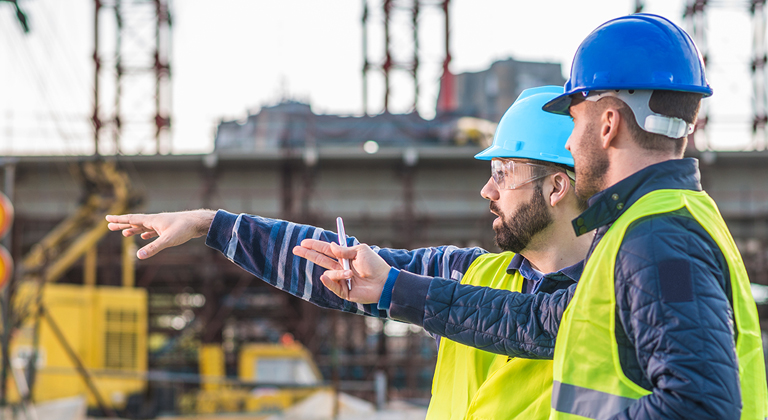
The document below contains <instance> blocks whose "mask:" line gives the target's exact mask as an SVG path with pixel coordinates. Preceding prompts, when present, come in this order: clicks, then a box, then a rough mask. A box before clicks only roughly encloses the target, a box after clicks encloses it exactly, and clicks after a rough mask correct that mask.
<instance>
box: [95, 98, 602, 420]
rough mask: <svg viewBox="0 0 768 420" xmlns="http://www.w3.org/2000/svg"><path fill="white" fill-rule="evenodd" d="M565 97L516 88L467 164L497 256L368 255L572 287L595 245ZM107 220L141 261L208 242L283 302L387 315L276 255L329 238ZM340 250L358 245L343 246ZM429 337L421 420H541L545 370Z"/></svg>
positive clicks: (235, 218) (174, 216)
mask: <svg viewBox="0 0 768 420" xmlns="http://www.w3.org/2000/svg"><path fill="white" fill-rule="evenodd" d="M562 94H563V88H562V87H559V86H544V87H539V88H533V89H528V90H526V91H524V92H523V93H522V94H521V95H520V97H519V98H518V99H517V100H516V101H515V103H514V104H512V106H511V107H510V108H509V110H507V112H506V113H505V114H504V116H503V117H502V119H501V121H500V123H499V126H498V128H497V130H496V134H495V136H494V141H493V144H492V145H491V147H489V148H488V149H486V150H484V151H482V152H481V153H479V154H478V155H476V156H475V157H476V158H477V159H481V160H490V161H491V174H492V176H491V177H490V178H489V180H488V182H487V183H486V184H485V186H483V188H482V190H481V195H482V196H483V198H485V199H487V200H489V201H490V210H491V212H493V213H494V214H496V215H497V216H498V218H496V219H495V220H494V221H493V229H494V231H495V233H496V243H497V245H498V246H499V248H501V249H502V250H504V251H505V252H502V253H500V254H494V253H489V252H487V251H485V250H483V249H480V248H463V249H460V248H457V247H455V246H440V247H434V248H422V249H415V250H410V251H409V250H399V249H398V250H395V249H386V248H378V247H373V250H374V252H376V253H377V254H378V255H379V256H380V257H382V258H383V260H384V261H386V262H387V263H388V264H389V265H391V266H392V267H395V268H398V269H401V270H405V271H408V272H411V273H415V274H421V275H424V276H441V277H445V278H450V279H452V280H454V281H456V282H460V283H462V284H469V285H475V286H484V287H490V288H495V289H503V290H510V291H516V292H523V293H537V292H542V293H552V292H555V291H557V290H564V289H566V288H568V287H569V286H571V285H573V284H575V283H576V282H577V280H578V279H579V277H580V275H581V271H582V269H583V261H582V260H583V258H584V256H585V255H586V252H587V249H588V247H589V244H590V242H591V239H590V238H589V237H587V236H581V237H577V236H576V234H575V233H574V231H573V229H572V227H571V220H572V219H574V218H575V217H576V216H578V215H579V214H580V213H581V212H582V211H583V210H584V209H585V208H586V204H585V203H584V202H583V201H581V200H579V199H578V198H577V196H576V194H575V192H574V184H573V177H574V172H573V158H572V157H571V154H570V153H569V152H568V151H567V150H566V149H565V143H566V141H567V140H568V137H569V136H570V134H571V131H572V129H573V123H572V122H571V121H570V120H569V119H567V118H562V117H558V116H556V115H552V114H549V113H546V112H544V111H543V110H542V106H543V105H544V104H545V103H547V102H548V101H550V100H552V99H554V98H556V97H557V96H559V95H562ZM107 221H109V222H110V223H109V229H111V230H113V231H114V230H122V231H123V235H125V236H132V235H136V234H140V235H141V237H142V238H144V239H150V238H152V237H158V238H157V239H156V240H155V241H153V242H151V243H149V244H148V245H146V246H144V247H143V248H141V249H140V250H139V251H138V257H139V258H140V259H145V258H149V257H151V256H153V255H155V254H157V253H158V252H159V251H160V250H162V249H164V248H167V247H170V246H175V245H179V244H182V243H184V242H186V241H188V240H189V239H191V238H193V237H199V236H203V235H206V234H207V239H206V244H207V245H208V246H210V247H212V248H215V249H218V250H219V251H221V252H222V253H224V254H225V255H226V256H227V258H229V259H230V260H232V261H233V262H234V263H235V264H238V265H239V266H240V267H242V268H243V269H245V270H247V271H249V272H250V273H252V274H254V275H255V276H257V277H259V278H261V279H262V280H264V281H266V282H268V283H270V284H271V285H273V286H275V287H278V288H280V289H282V290H284V291H286V292H288V293H291V294H294V295H295V296H298V297H300V298H302V299H304V300H307V301H309V302H311V303H314V304H316V305H318V306H321V307H325V308H331V309H337V310H342V311H346V312H352V313H357V314H364V315H368V316H374V317H382V318H384V317H389V311H388V310H382V309H379V308H380V307H381V304H379V307H377V306H375V305H371V304H355V303H353V302H351V301H349V300H346V299H343V298H340V297H338V296H336V295H335V294H333V293H331V292H330V291H329V290H328V289H326V288H325V287H324V286H323V284H322V282H321V281H320V276H321V275H323V273H324V272H325V269H324V268H322V266H323V264H321V263H320V264H317V265H315V264H308V263H307V261H305V260H304V259H301V258H286V256H285V254H286V253H285V252H281V249H282V250H284V249H286V247H287V249H288V250H290V249H292V248H294V246H296V245H298V244H299V243H300V242H301V241H302V240H304V239H315V240H319V242H318V243H319V244H324V245H328V242H337V241H338V239H337V236H336V234H335V233H333V232H329V231H325V230H323V229H320V228H316V227H312V226H303V225H296V224H294V223H290V222H286V221H282V220H273V219H266V218H262V217H257V216H249V215H245V214H240V215H236V214H232V213H228V212H226V211H223V210H219V211H218V212H214V211H211V210H196V211H191V212H179V213H161V214H154V215H130V214H129V215H123V216H107ZM297 232H298V234H297ZM347 244H348V245H350V246H354V245H357V244H359V242H358V241H357V240H356V239H355V238H349V239H348V240H347ZM302 249H303V248H301V247H296V248H294V250H295V251H296V250H298V251H299V252H301V250H302ZM269 250H274V251H273V252H272V251H269ZM326 265H327V263H326ZM299 285H301V287H299ZM365 289H366V286H365V285H364V284H363V283H357V282H356V281H355V280H354V279H353V280H352V282H351V290H347V286H345V290H344V292H345V293H346V292H348V293H350V297H351V298H352V299H354V295H355V294H360V293H365V292H366V290H365ZM436 339H437V340H438V346H439V350H438V361H437V366H436V368H435V375H434V379H433V383H432V399H431V401H430V405H429V410H428V415H427V418H429V419H464V418H499V419H512V418H520V419H545V418H547V417H548V416H549V412H550V399H551V390H552V361H550V360H528V359H521V358H508V357H507V356H500V355H497V354H493V353H489V352H486V351H483V350H480V349H476V348H473V347H469V346H466V345H463V344H459V343H457V342H455V341H452V340H449V339H445V338H443V339H440V337H439V336H437V337H436Z"/></svg>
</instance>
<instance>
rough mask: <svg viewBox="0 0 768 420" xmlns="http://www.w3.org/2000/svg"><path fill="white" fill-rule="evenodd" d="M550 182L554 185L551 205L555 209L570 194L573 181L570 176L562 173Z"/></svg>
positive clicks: (551, 193)
mask: <svg viewBox="0 0 768 420" xmlns="http://www.w3.org/2000/svg"><path fill="white" fill-rule="evenodd" d="M550 181H551V183H552V188H551V189H550V193H549V204H550V205H551V206H552V207H555V205H557V203H559V202H560V201H562V200H563V199H565V196H566V194H568V191H569V190H570V189H571V188H572V187H573V186H572V185H571V179H570V178H568V175H566V174H564V173H562V172H558V173H556V174H554V175H552V176H551V177H550Z"/></svg>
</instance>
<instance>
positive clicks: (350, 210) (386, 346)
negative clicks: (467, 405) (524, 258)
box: [0, 145, 768, 400]
mask: <svg viewBox="0 0 768 420" xmlns="http://www.w3.org/2000/svg"><path fill="white" fill-rule="evenodd" d="M479 150H480V148H479V147H476V146H465V147H458V146H421V147H419V146H415V145H411V146H408V147H381V148H380V149H379V151H378V152H377V153H375V154H369V153H366V152H364V151H363V150H362V149H361V148H359V147H343V146H333V145H326V146H324V147H318V148H317V149H315V151H314V152H313V153H316V155H315V159H314V160H311V161H308V160H307V159H305V156H306V154H307V149H304V148H300V147H292V148H283V149H273V150H267V151H264V150H262V151H259V152H253V153H244V152H236V151H232V152H227V153H225V152H224V151H220V152H219V153H217V154H212V155H187V156H143V157H142V156H133V157H120V158H118V164H119V166H120V167H121V168H123V169H124V170H125V171H126V172H127V173H128V174H129V175H130V177H131V180H132V182H133V184H134V186H136V187H138V188H139V189H141V190H142V191H143V193H144V202H143V205H142V206H141V208H139V209H137V210H139V211H143V212H159V211H173V210H183V209H194V208H200V207H207V208H214V209H215V208H224V209H228V210H230V211H233V212H246V213H253V214H259V215H263V216H267V217H277V218H284V219H289V220H294V221H298V222H305V223H310V224H314V225H319V226H321V227H324V228H327V229H332V230H333V229H335V224H334V219H335V217H336V216H343V217H344V219H345V222H346V225H347V232H348V234H350V235H352V236H356V237H358V238H359V239H360V240H361V241H365V242H367V243H371V244H377V245H382V246H390V247H403V248H411V247H421V246H431V245H442V244H455V245H458V246H475V245H477V246H482V247H485V248H487V249H489V250H494V249H495V246H494V245H493V231H492V229H491V222H492V219H493V216H492V214H491V213H490V212H489V210H488V204H487V202H486V201H485V200H483V199H482V198H481V197H480V194H479V191H480V188H481V187H482V185H483V184H484V183H485V182H486V181H487V179H488V176H489V168H488V164H487V162H481V161H476V160H474V159H473V158H472V156H473V155H474V154H475V153H476V152H478V151H479ZM698 157H699V158H700V159H701V162H702V163H701V166H702V182H703V184H704V186H705V189H706V190H707V191H708V192H709V193H710V194H711V195H712V197H713V198H714V199H715V200H716V201H717V203H718V205H719V206H720V209H721V210H722V213H723V215H724V216H725V218H726V221H727V223H728V225H729V227H730V229H731V231H732V232H733V234H734V237H735V239H736V242H737V244H738V245H739V247H740V249H741V251H742V253H743V256H744V260H745V263H746V265H747V268H748V270H749V274H750V278H751V280H752V281H753V282H755V283H760V284H765V285H768V183H766V182H765V180H766V179H768V166H767V165H765V162H767V161H768V152H751V153H744V152H741V153H738V152H728V153H725V152H721V153H712V152H709V153H705V154H701V155H698ZM78 159H83V158H72V157H62V156H58V157H21V158H19V159H18V160H17V161H16V162H15V164H13V168H14V169H13V170H12V171H6V172H5V176H6V177H9V178H4V181H5V179H9V180H13V182H12V183H10V185H7V184H6V186H7V187H10V189H11V190H12V191H13V193H12V194H11V195H12V196H13V198H12V199H13V202H14V204H15V206H16V213H17V218H16V222H15V224H14V226H13V232H12V237H11V247H10V249H11V251H12V254H13V256H14V258H15V259H16V260H17V261H20V259H21V255H22V254H24V253H26V252H27V251H28V250H29V248H30V247H31V246H32V245H33V244H34V243H35V242H36V241H37V240H39V239H40V238H41V237H42V236H43V235H44V234H45V233H47V232H48V231H49V230H50V229H51V228H52V227H53V226H54V225H55V223H56V222H58V221H59V220H61V219H62V218H64V217H65V216H66V215H68V214H70V213H71V212H72V211H73V210H74V209H75V208H76V206H77V205H78V200H79V197H80V187H79V185H78V180H77V179H76V178H75V177H74V176H73V175H72V174H73V173H74V172H72V171H70V166H71V165H74V164H76V163H77V161H78ZM310 163H311V164H310ZM7 167H9V168H10V167H11V166H10V165H7ZM0 173H2V172H0ZM139 242H143V241H140V240H139ZM120 249H121V237H120V235H118V234H111V235H108V236H107V238H106V239H104V240H103V241H102V243H101V244H100V246H99V250H98V253H99V259H98V261H99V263H98V276H97V282H98V284H111V285H118V284H120V281H121V259H120ZM136 270H137V273H136V286H137V287H142V288H146V289H147V290H148V292H149V295H148V297H149V305H150V308H149V309H150V311H149V317H150V332H151V333H154V334H160V335H163V336H165V337H167V338H168V341H167V345H166V347H163V348H162V349H160V350H157V349H155V350H153V352H151V353H150V359H149V363H150V369H163V370H169V371H176V372H185V371H190V369H191V368H190V366H194V364H195V363H196V360H197V359H196V358H195V357H194V356H191V355H194V349H190V348H187V347H185V345H188V344H184V343H188V341H185V340H189V337H190V336H194V337H199V338H200V340H201V341H203V342H219V341H223V342H224V343H225V348H230V349H235V348H236V347H237V345H238V343H239V342H247V341H257V340H275V339H277V338H279V335H280V334H281V333H283V332H289V333H291V334H293V335H294V337H296V339H298V340H300V341H301V342H302V343H304V344H305V345H306V346H307V347H308V348H309V349H310V350H311V351H312V352H313V353H314V355H315V357H316V360H317V362H318V365H319V366H320V368H321V370H322V372H323V374H324V375H325V377H326V378H327V379H330V378H333V377H337V378H339V380H340V382H339V383H340V384H341V386H342V388H343V387H347V388H346V390H347V392H354V393H355V394H356V395H358V396H362V397H365V398H369V399H371V400H372V399H373V397H372V396H373V393H372V388H370V390H366V389H365V388H363V387H361V385H360V383H359V382H349V381H361V380H370V379H372V376H373V372H375V371H377V370H384V371H386V372H387V373H388V379H389V381H388V382H389V384H390V385H391V388H390V395H392V396H400V397H408V398H419V397H420V398H425V397H427V396H428V395H429V383H430V380H431V368H432V367H433V366H434V357H435V350H434V342H433V341H432V340H431V339H430V338H429V337H427V336H426V335H424V334H423V333H420V332H418V331H411V330H410V329H408V328H404V329H403V328H401V327H399V326H397V325H396V324H392V325H383V324H382V323H381V322H380V321H377V320H366V319H364V318H362V317H358V316H354V315H346V314H340V313H337V312H334V311H325V310H321V309H319V308H316V307H315V306H313V305H310V304H306V303H304V302H302V301H300V300H298V299H294V298H291V297H289V296H288V295H286V294H285V293H281V292H276V291H275V290H274V289H273V288H272V287H271V286H268V285H266V284H264V283H262V282H260V281H259V280H257V279H255V278H254V277H253V276H251V275H249V274H248V273H245V272H244V271H242V270H240V269H239V268H238V267H236V266H235V265H234V264H232V263H231V262H229V261H228V260H227V259H226V258H224V257H223V256H222V255H220V254H219V253H217V252H215V251H213V250H210V249H208V248H206V247H205V246H204V245H203V243H202V240H194V241H192V243H190V244H187V245H185V246H181V247H177V248H173V249H169V250H166V251H164V252H162V253H161V254H159V255H158V256H156V257H154V258H152V259H149V260H146V261H139V262H138V263H137V266H136ZM82 279H83V272H82V269H81V268H79V267H76V268H74V269H72V270H71V271H70V272H69V273H68V274H67V278H66V280H65V282H72V283H80V282H82ZM759 308H760V312H761V315H762V318H761V320H762V322H763V327H764V329H765V328H766V327H768V313H765V309H766V306H764V305H760V306H759ZM185 337H187V338H186V339H185ZM150 341H152V339H151V338H150ZM228 343H229V344H228ZM227 346H229V347H227ZM232 354H234V353H232ZM334 354H336V355H338V356H334ZM414 355H415V356H414ZM232 357H234V356H232ZM228 360H229V362H230V363H233V361H234V359H228Z"/></svg>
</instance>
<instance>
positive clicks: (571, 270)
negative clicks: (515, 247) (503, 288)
mask: <svg viewBox="0 0 768 420" xmlns="http://www.w3.org/2000/svg"><path fill="white" fill-rule="evenodd" d="M530 270H532V268H530V261H528V260H527V259H526V258H525V257H523V256H522V255H520V254H515V256H514V257H512V261H510V262H509V266H507V274H514V272H515V271H519V272H520V274H522V275H523V277H525V278H526V279H528V280H531V278H530V277H531V276H530V275H526V271H530ZM582 271H584V260H581V261H579V262H577V263H576V264H574V265H570V266H568V267H565V268H563V269H561V270H557V271H556V272H554V273H544V274H545V277H550V278H553V279H555V280H571V281H573V282H578V281H579V278H580V277H581V272H582Z"/></svg>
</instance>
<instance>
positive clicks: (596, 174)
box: [574, 124, 610, 201]
mask: <svg viewBox="0 0 768 420" xmlns="http://www.w3.org/2000/svg"><path fill="white" fill-rule="evenodd" d="M597 130H598V128H597V124H589V125H587V128H586V130H585V132H584V137H583V138H582V139H581V142H580V143H581V145H582V148H583V149H584V150H582V151H581V153H579V162H578V163H577V164H576V190H575V192H576V196H577V197H578V198H579V199H581V200H582V201H587V200H588V199H589V198H590V197H592V196H593V195H595V194H597V193H599V192H600V191H602V190H603V178H604V176H605V174H606V173H607V172H608V168H609V167H610V162H609V161H608V155H607V154H606V153H605V151H604V150H602V149H601V148H600V147H599V146H598V143H599V138H600V137H599V136H598V133H597ZM574 160H575V157H574Z"/></svg>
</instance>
